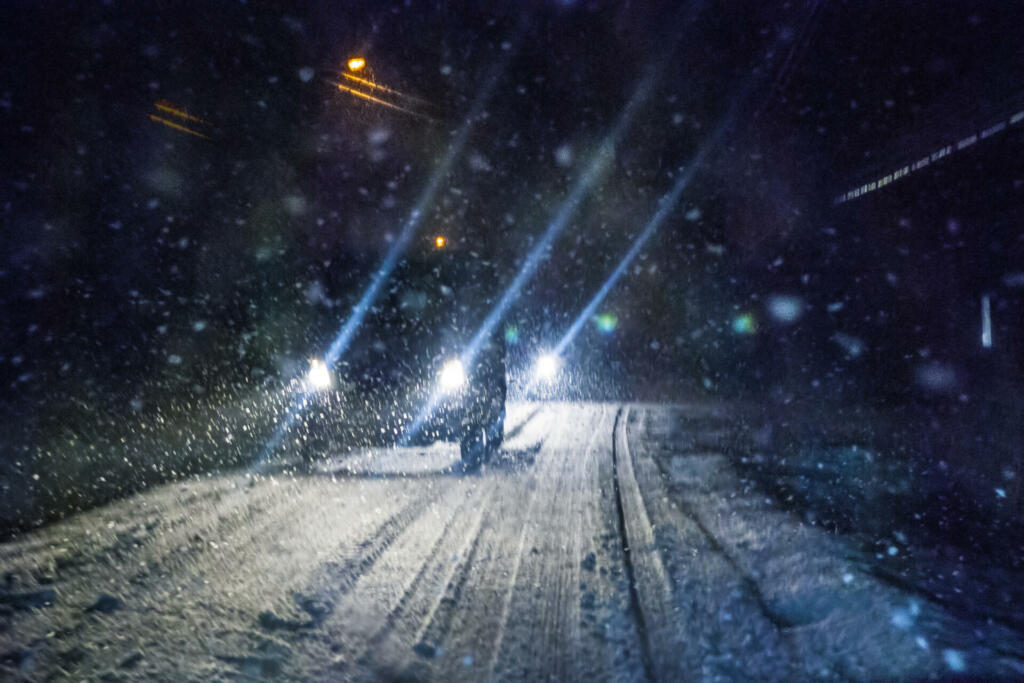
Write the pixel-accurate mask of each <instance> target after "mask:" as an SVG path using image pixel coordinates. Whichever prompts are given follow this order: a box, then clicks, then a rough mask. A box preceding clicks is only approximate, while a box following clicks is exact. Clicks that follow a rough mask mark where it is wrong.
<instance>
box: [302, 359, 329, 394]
mask: <svg viewBox="0 0 1024 683" xmlns="http://www.w3.org/2000/svg"><path fill="white" fill-rule="evenodd" d="M306 386H307V387H308V388H310V389H312V390H313V391H323V390H325V389H330V388H331V371H330V370H328V369H327V363H325V362H323V361H322V360H320V359H319V358H314V359H313V360H311V361H309V373H308V374H307V375H306Z"/></svg>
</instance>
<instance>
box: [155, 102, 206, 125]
mask: <svg viewBox="0 0 1024 683" xmlns="http://www.w3.org/2000/svg"><path fill="white" fill-rule="evenodd" d="M153 106H155V107H156V108H157V109H159V110H160V111H162V112H164V113H165V114H170V115H172V116H177V117H178V118H180V119H185V120H186V121H194V122H195V123H201V124H203V125H205V126H209V125H210V123H209V122H208V121H204V120H202V119H201V118H199V117H198V116H192V114H189V113H188V112H187V111H185V110H184V109H182V108H181V107H179V106H177V105H176V104H174V103H172V102H168V101H167V100H158V101H157V102H156V104H154V105H153Z"/></svg>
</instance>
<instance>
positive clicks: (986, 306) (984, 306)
mask: <svg viewBox="0 0 1024 683" xmlns="http://www.w3.org/2000/svg"><path fill="white" fill-rule="evenodd" d="M981 345H982V346H983V347H984V348H986V349H991V348H992V300H991V298H990V297H989V295H988V294H986V295H984V296H982V297H981Z"/></svg>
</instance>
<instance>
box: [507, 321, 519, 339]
mask: <svg viewBox="0 0 1024 683" xmlns="http://www.w3.org/2000/svg"><path fill="white" fill-rule="evenodd" d="M517 341H519V328H518V327H516V326H515V325H506V326H505V343H507V344H515V343H516V342H517Z"/></svg>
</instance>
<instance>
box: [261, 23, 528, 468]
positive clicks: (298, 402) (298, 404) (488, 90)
mask: <svg viewBox="0 0 1024 683" xmlns="http://www.w3.org/2000/svg"><path fill="white" fill-rule="evenodd" d="M525 26H526V21H525V20H524V21H523V22H522V23H521V24H520V26H519V29H518V31H517V34H516V36H517V37H516V39H515V40H514V41H512V42H513V44H518V42H519V38H520V37H521V36H522V33H523V29H524V28H525ZM515 52H516V51H515V50H514V49H511V48H510V49H508V50H505V51H504V54H503V55H502V57H501V58H500V59H499V61H498V62H497V63H496V64H495V65H494V66H493V67H491V69H490V70H489V71H488V73H487V75H486V77H485V79H484V85H483V87H482V88H481V89H480V90H479V91H478V93H477V96H476V99H475V100H474V101H473V106H472V107H471V109H470V111H469V114H468V115H467V116H466V118H465V120H464V122H463V124H462V126H461V127H460V128H459V129H458V132H457V133H456V134H455V138H454V139H453V140H452V143H451V145H450V146H449V147H448V152H447V153H446V154H445V156H444V158H443V159H442V160H441V162H440V163H439V164H438V165H437V167H436V168H435V169H434V171H433V173H432V174H431V176H430V180H429V181H428V183H427V186H426V187H425V188H424V190H423V192H422V193H421V194H420V197H419V199H418V200H417V201H416V204H415V205H414V206H413V209H412V211H410V212H409V216H408V217H407V218H406V220H405V223H404V224H403V226H402V232H401V233H400V234H399V237H398V239H397V240H396V241H395V243H394V244H393V245H391V248H390V249H389V250H388V252H387V254H386V256H385V257H384V261H383V262H382V263H381V265H380V267H379V268H378V269H377V271H376V272H375V273H374V274H373V277H372V278H371V280H370V286H369V287H367V289H366V291H365V292H364V293H363V296H362V297H361V298H360V299H359V301H358V303H356V305H355V306H353V307H352V313H351V314H350V315H349V317H348V319H347V320H345V322H344V323H343V324H342V326H341V329H340V330H339V331H338V334H337V335H336V336H335V338H334V341H333V342H332V343H331V346H330V348H328V350H327V353H325V354H324V356H323V359H324V363H326V365H327V367H328V368H331V369H333V368H334V366H335V365H336V364H337V363H338V361H339V360H341V358H342V356H343V355H344V353H345V351H347V350H348V347H349V344H350V343H351V342H352V338H353V337H354V336H355V334H356V332H357V331H358V329H359V326H360V325H361V324H362V322H363V319H364V318H365V317H366V314H367V313H368V312H369V310H370V306H371V305H372V304H373V302H374V300H375V299H376V298H377V295H378V294H379V293H380V290H381V289H382V288H383V287H384V283H385V282H386V281H387V279H388V277H389V276H390V275H391V271H393V270H394V268H395V266H396V265H397V264H398V260H399V259H400V258H401V257H402V254H404V253H405V250H406V249H407V248H408V246H409V243H410V242H411V241H412V238H413V236H414V235H415V233H416V229H417V228H418V227H419V224H420V221H421V220H422V218H423V215H424V214H425V213H426V210H427V209H428V208H429V207H430V205H431V204H432V203H433V202H434V198H435V197H436V196H437V193H438V191H439V190H440V189H441V186H442V184H443V183H444V182H445V180H447V178H448V174H449V173H451V170H452V167H453V166H454V164H455V160H456V159H457V158H458V157H459V156H460V155H461V154H462V149H463V148H464V147H465V146H466V142H467V141H468V140H469V136H470V133H471V132H472V130H473V125H474V123H475V122H476V120H477V119H478V118H479V117H480V115H481V114H482V113H483V110H484V108H485V107H486V106H487V103H488V102H490V100H491V95H492V94H493V93H494V88H495V86H496V85H497V83H498V81H499V80H500V79H501V76H502V74H503V73H504V72H505V70H506V68H507V67H508V63H509V62H510V61H511V59H512V56H513V54H515ZM307 398H308V394H307V392H305V391H299V392H298V393H297V394H296V396H295V398H294V400H293V401H292V405H291V408H290V409H289V410H288V413H287V415H286V416H285V418H284V419H283V420H282V421H281V423H280V424H279V425H278V427H277V429H276V430H275V431H274V434H273V435H272V436H271V437H270V439H269V440H268V441H267V443H266V445H265V446H264V448H263V452H262V453H261V454H260V457H259V458H258V459H257V460H256V461H255V462H254V463H253V464H252V466H251V467H250V470H255V469H258V468H260V467H262V465H263V464H264V463H265V462H266V461H267V460H268V459H269V457H270V456H271V455H272V454H273V453H274V452H275V451H276V450H277V449H278V448H279V447H280V445H281V443H282V441H283V440H284V437H285V435H286V434H287V433H288V431H289V430H290V429H291V428H292V426H293V425H294V424H295V420H296V419H297V418H298V417H299V415H301V414H302V410H303V408H304V407H305V406H306V404H307V403H308V401H307Z"/></svg>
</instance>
